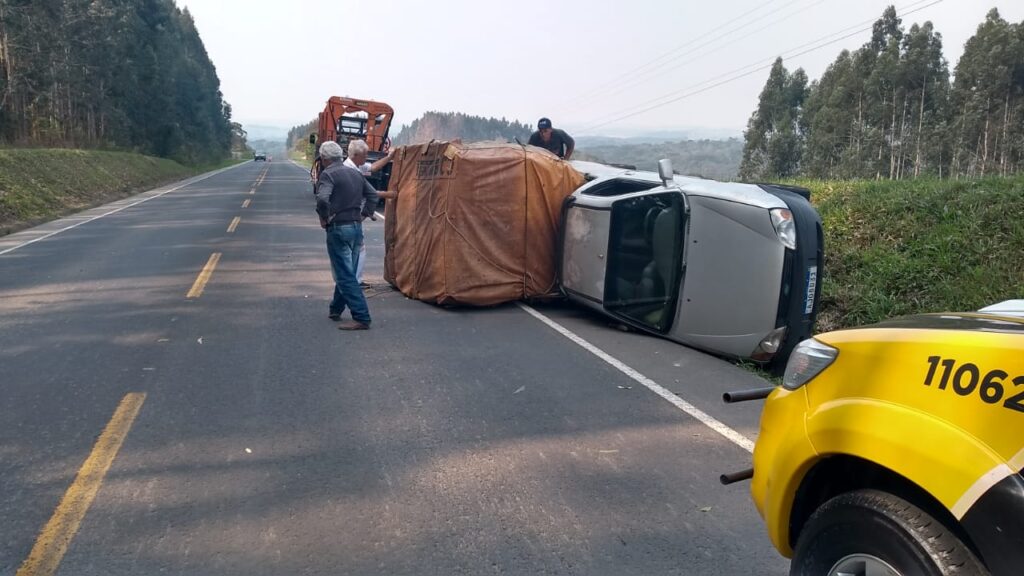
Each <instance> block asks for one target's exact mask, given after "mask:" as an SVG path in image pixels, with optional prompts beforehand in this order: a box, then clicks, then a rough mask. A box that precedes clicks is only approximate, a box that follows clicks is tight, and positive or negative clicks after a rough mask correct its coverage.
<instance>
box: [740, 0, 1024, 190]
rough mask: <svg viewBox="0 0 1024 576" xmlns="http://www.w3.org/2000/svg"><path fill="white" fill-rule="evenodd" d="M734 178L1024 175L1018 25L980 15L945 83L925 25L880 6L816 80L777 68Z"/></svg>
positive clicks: (1023, 71)
mask: <svg viewBox="0 0 1024 576" xmlns="http://www.w3.org/2000/svg"><path fill="white" fill-rule="evenodd" d="M744 140H745V141H744V149H743V160H742V162H741V165H740V177H741V178H744V179H747V180H763V179H769V178H785V177H788V176H798V175H801V176H809V177H815V178H876V179H893V180H899V179H904V178H916V177H919V176H935V177H940V178H947V177H949V178H980V177H985V176H988V175H1008V174H1013V173H1017V172H1020V171H1024V22H1022V23H1019V24H1014V23H1010V22H1007V21H1006V20H1004V19H1003V18H1002V17H1001V16H1000V15H999V12H998V10H995V9H993V10H991V11H990V12H989V13H988V15H987V16H986V18H985V21H984V22H983V23H982V24H981V25H980V26H979V27H978V29H977V32H976V33H975V35H974V36H973V37H971V38H970V39H969V40H968V41H967V43H966V45H965V47H964V53H963V56H962V57H961V58H960V60H959V61H958V62H957V64H956V68H955V70H954V72H953V75H952V81H951V80H950V72H949V66H948V63H947V62H946V59H945V58H944V57H943V55H942V36H941V34H939V32H937V31H936V30H935V29H934V27H933V26H932V23H931V22H925V23H924V24H922V25H918V24H914V25H912V26H911V27H910V29H909V30H906V29H905V28H904V27H903V26H902V22H901V20H900V18H899V17H898V16H897V14H896V9H895V8H894V7H892V6H890V7H889V8H887V9H886V10H885V12H884V13H883V14H882V17H881V18H880V19H879V20H877V21H876V22H875V24H874V26H873V29H872V35H871V39H870V40H869V41H868V42H867V43H865V44H864V45H863V46H862V47H861V48H859V49H857V50H855V51H853V52H850V51H847V50H844V51H842V52H841V53H840V54H839V56H838V57H837V58H836V60H835V61H834V62H833V63H832V64H831V65H830V66H829V67H828V69H827V70H826V71H825V72H824V74H823V75H822V77H821V78H820V79H818V80H815V81H813V82H810V83H808V78H807V75H806V74H805V73H804V71H803V70H802V69H797V70H796V71H794V72H789V71H787V70H786V67H785V66H784V65H783V62H782V59H781V58H780V59H778V60H776V62H775V64H774V65H773V66H772V69H771V72H770V73H769V75H768V81H767V83H766V84H765V86H764V89H763V90H762V91H761V95H760V99H759V101H758V106H757V109H756V110H755V111H754V113H753V115H752V116H751V117H750V121H749V122H748V123H747V130H746V131H745V133H744Z"/></svg>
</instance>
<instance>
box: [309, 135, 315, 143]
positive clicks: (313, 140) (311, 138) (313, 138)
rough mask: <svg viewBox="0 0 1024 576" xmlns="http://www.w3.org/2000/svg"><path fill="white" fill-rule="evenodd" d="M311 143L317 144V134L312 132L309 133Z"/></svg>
mask: <svg viewBox="0 0 1024 576" xmlns="http://www.w3.org/2000/svg"><path fill="white" fill-rule="evenodd" d="M309 143H310V144H316V134H310V135H309Z"/></svg>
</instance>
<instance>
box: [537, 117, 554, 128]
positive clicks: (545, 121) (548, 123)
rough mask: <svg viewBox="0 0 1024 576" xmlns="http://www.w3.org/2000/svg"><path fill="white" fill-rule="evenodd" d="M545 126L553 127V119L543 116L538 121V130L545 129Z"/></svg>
mask: <svg viewBox="0 0 1024 576" xmlns="http://www.w3.org/2000/svg"><path fill="white" fill-rule="evenodd" d="M545 128H551V120H550V119H549V118H541V119H540V120H538V121H537V129H538V130H543V129H545Z"/></svg>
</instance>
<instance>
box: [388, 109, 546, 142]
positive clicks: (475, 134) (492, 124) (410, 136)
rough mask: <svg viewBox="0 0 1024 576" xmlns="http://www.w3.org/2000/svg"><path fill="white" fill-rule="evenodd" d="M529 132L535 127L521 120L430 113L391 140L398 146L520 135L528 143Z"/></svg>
mask: <svg viewBox="0 0 1024 576" xmlns="http://www.w3.org/2000/svg"><path fill="white" fill-rule="evenodd" d="M530 132H532V128H531V127H530V126H529V125H527V124H523V123H522V122H519V121H518V120H511V121H510V120H506V119H505V118H500V119H499V118H484V117H482V116H470V115H468V114H463V113H461V112H427V113H425V114H424V115H423V116H420V117H419V118H417V119H415V120H413V121H412V123H411V124H408V125H406V126H402V128H401V129H400V130H399V131H398V133H397V134H396V135H395V136H393V137H392V141H393V143H394V145H395V146H406V145H408V144H419V143H422V142H429V141H431V140H455V139H462V141H463V142H482V141H486V140H507V141H512V140H514V139H516V138H518V139H519V140H520V141H521V142H523V143H525V142H526V141H527V140H528V139H529V138H530ZM392 133H394V132H392Z"/></svg>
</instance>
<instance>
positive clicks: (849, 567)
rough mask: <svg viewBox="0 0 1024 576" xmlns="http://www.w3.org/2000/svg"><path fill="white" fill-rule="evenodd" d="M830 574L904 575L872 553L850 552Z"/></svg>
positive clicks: (858, 575) (854, 575) (864, 575)
mask: <svg viewBox="0 0 1024 576" xmlns="http://www.w3.org/2000/svg"><path fill="white" fill-rule="evenodd" d="M828 576H903V575H902V574H900V572H899V571H898V570H896V569H895V568H893V567H892V566H890V565H889V563H888V562H886V561H885V560H882V559H881V558H878V557H876V556H872V555H870V554H850V555H849V556H847V557H845V558H843V559H841V560H839V561H838V562H836V564H835V566H833V567H832V569H831V570H829V571H828Z"/></svg>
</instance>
